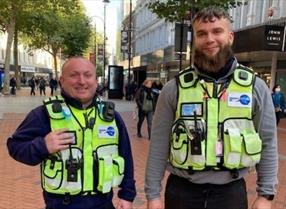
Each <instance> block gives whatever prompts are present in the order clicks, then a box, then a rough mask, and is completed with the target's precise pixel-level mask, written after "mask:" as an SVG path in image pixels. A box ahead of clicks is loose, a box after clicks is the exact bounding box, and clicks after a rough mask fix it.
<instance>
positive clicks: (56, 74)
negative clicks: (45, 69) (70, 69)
mask: <svg viewBox="0 0 286 209" xmlns="http://www.w3.org/2000/svg"><path fill="white" fill-rule="evenodd" d="M53 58H54V70H55V78H56V80H57V81H59V75H58V62H57V53H53Z"/></svg>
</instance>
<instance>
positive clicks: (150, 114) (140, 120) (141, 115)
mask: <svg viewBox="0 0 286 209" xmlns="http://www.w3.org/2000/svg"><path fill="white" fill-rule="evenodd" d="M145 117H146V119H147V127H148V137H149V139H150V136H151V127H152V120H153V112H144V111H142V110H141V109H140V108H139V109H138V123H137V134H140V135H141V127H142V123H143V121H144V119H145Z"/></svg>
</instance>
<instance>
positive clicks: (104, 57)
mask: <svg viewBox="0 0 286 209" xmlns="http://www.w3.org/2000/svg"><path fill="white" fill-rule="evenodd" d="M103 12H104V13H103V69H102V81H103V84H104V85H105V67H106V51H105V50H106V49H105V41H106V40H105V39H106V31H105V27H106V3H104V11H103Z"/></svg>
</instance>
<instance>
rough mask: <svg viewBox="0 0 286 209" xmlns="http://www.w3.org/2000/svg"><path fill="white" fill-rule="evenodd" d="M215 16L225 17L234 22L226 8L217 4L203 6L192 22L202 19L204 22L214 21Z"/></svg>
mask: <svg viewBox="0 0 286 209" xmlns="http://www.w3.org/2000/svg"><path fill="white" fill-rule="evenodd" d="M214 17H216V18H218V19H221V18H225V19H228V20H229V22H230V23H232V19H231V17H230V15H229V13H228V12H227V11H226V10H225V9H223V8H221V7H216V6H209V7H205V8H203V9H202V10H200V11H198V12H197V13H196V15H195V16H194V18H193V21H192V24H194V23H195V22H196V21H199V20H202V21H203V22H207V21H208V22H213V18H214Z"/></svg>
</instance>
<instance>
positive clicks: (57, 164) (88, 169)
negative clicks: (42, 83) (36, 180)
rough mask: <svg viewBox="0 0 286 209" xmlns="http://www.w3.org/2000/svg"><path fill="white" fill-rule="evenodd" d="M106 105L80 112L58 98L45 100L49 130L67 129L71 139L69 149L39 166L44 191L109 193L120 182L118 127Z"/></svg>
mask: <svg viewBox="0 0 286 209" xmlns="http://www.w3.org/2000/svg"><path fill="white" fill-rule="evenodd" d="M108 104H110V103H107V102H102V101H101V102H98V103H97V105H96V106H94V107H91V108H88V109H85V110H80V109H77V108H75V107H72V106H70V105H67V104H66V103H65V102H64V99H63V98H62V97H61V96H54V97H51V98H48V99H46V100H45V101H44V105H45V107H46V109H47V112H48V114H49V117H50V125H51V130H52V131H55V130H58V129H62V128H68V130H69V131H68V132H69V133H70V134H71V135H73V138H74V141H73V143H72V144H70V145H69V148H68V149H66V150H62V151H60V152H57V153H55V154H52V155H50V156H49V157H48V158H47V159H46V160H44V161H43V163H42V164H41V172H42V187H43V189H44V190H45V191H47V192H49V193H54V194H69V195H77V194H85V193H92V194H96V193H99V192H100V193H108V192H110V191H111V188H112V187H116V186H118V185H119V184H120V183H121V181H122V179H123V176H124V159H123V158H122V157H121V156H119V154H118V139H119V137H118V128H117V126H116V122H115V119H114V109H112V108H111V109H110V108H109V107H110V105H108ZM111 107H114V106H112V105H111ZM112 112H113V115H112ZM110 113H111V114H110ZM108 114H109V115H108Z"/></svg>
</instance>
